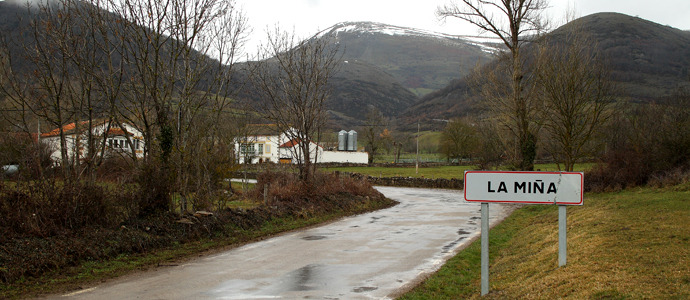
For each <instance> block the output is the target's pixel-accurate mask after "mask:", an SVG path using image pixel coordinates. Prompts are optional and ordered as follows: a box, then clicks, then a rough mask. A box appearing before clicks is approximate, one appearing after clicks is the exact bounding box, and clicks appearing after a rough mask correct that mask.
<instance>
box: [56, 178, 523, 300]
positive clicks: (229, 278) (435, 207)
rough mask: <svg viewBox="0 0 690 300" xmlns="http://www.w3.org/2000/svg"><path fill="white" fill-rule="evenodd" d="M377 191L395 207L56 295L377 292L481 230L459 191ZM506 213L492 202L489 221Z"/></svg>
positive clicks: (434, 264) (344, 295)
mask: <svg viewBox="0 0 690 300" xmlns="http://www.w3.org/2000/svg"><path fill="white" fill-rule="evenodd" d="M377 189H378V190H379V191H381V192H382V193H383V194H384V195H386V196H387V197H388V198H391V199H394V200H397V201H399V202H400V204H399V205H397V206H395V207H392V208H389V209H385V210H380V211H377V212H373V213H368V214H363V215H359V216H354V217H349V218H345V219H342V220H340V221H337V222H334V223H331V224H328V225H325V226H321V227H317V228H312V229H307V230H303V231H297V232H292V233H288V234H285V235H281V236H278V237H275V238H271V239H268V240H265V241H261V242H257V243H252V244H248V245H246V246H243V247H240V248H237V249H233V250H230V251H227V252H224V253H220V254H215V255H212V256H208V257H204V258H199V259H197V260H194V261H190V262H187V263H185V264H183V265H180V266H173V267H165V268H159V269H156V270H154V271H150V272H144V273H142V274H138V275H134V276H128V277H126V278H123V279H118V280H115V281H113V282H110V283H107V284H104V285H101V286H97V287H93V288H89V289H85V290H83V291H78V292H75V293H70V294H67V295H60V296H57V297H56V298H59V299H278V298H282V299H385V298H389V297H391V296H392V295H395V294H396V293H398V292H399V291H401V290H404V289H405V288H406V287H409V286H411V285H412V284H414V283H415V282H416V280H418V279H419V278H420V277H423V276H424V275H425V274H428V273H431V272H434V271H435V270H437V269H438V268H439V267H440V266H441V265H442V264H443V263H444V262H445V261H446V260H447V259H448V258H450V257H452V255H453V254H455V253H456V252H457V251H459V249H460V248H461V247H463V246H465V245H466V244H467V243H468V242H469V241H470V240H472V239H473V238H476V237H478V236H479V230H480V224H481V221H480V210H479V209H480V205H479V204H478V203H467V202H464V200H463V198H462V194H461V191H451V190H430V189H414V188H395V187H377ZM508 211H509V209H508V207H507V206H502V205H500V204H491V206H490V219H491V222H492V224H493V223H495V222H496V221H498V220H500V219H503V218H504V217H505V215H506V214H507V213H508ZM477 289H479V287H477Z"/></svg>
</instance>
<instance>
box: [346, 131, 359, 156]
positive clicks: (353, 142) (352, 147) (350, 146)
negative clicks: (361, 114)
mask: <svg viewBox="0 0 690 300" xmlns="http://www.w3.org/2000/svg"><path fill="white" fill-rule="evenodd" d="M347 151H357V131H354V130H350V132H348V133H347Z"/></svg>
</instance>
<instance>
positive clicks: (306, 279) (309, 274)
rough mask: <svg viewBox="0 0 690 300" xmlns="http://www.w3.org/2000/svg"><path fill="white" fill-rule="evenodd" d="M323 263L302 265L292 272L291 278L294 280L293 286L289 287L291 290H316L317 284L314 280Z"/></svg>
mask: <svg viewBox="0 0 690 300" xmlns="http://www.w3.org/2000/svg"><path fill="white" fill-rule="evenodd" d="M320 267H321V265H306V266H304V267H301V268H299V269H297V270H295V271H293V272H292V274H290V275H291V276H289V277H291V279H293V281H292V282H291V286H290V287H289V289H288V290H289V291H311V290H315V289H316V288H317V287H316V286H315V284H314V283H313V282H312V281H313V279H314V278H315V277H317V276H318V268H320Z"/></svg>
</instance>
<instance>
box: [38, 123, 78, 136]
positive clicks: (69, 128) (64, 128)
mask: <svg viewBox="0 0 690 300" xmlns="http://www.w3.org/2000/svg"><path fill="white" fill-rule="evenodd" d="M87 124H89V121H82V122H79V125H80V126H79V127H80V128H82V126H83V125H87ZM76 128H77V125H76V123H69V124H67V125H65V126H62V131H63V132H64V133H65V134H71V133H74V131H75V129H76ZM58 135H60V128H55V129H53V130H51V131H49V132H46V133H43V134H41V137H52V136H58Z"/></svg>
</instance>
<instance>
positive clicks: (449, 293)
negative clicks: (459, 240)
mask: <svg viewBox="0 0 690 300" xmlns="http://www.w3.org/2000/svg"><path fill="white" fill-rule="evenodd" d="M557 211H558V210H557V207H554V206H537V205H531V206H525V207H523V208H521V209H518V210H517V211H515V212H514V213H513V214H512V215H511V216H510V217H509V218H508V219H506V220H505V221H504V222H502V223H501V224H499V225H498V226H496V227H494V229H492V230H491V233H490V235H489V236H490V237H489V239H490V251H489V252H490V261H491V266H490V286H491V289H490V290H491V292H490V293H489V294H488V295H487V297H484V298H485V299H557V298H572V299H688V298H690V261H688V258H689V257H690V230H688V228H689V227H688V226H689V225H690V184H684V185H679V186H675V187H668V188H661V189H654V188H638V189H632V190H627V191H623V192H617V193H601V194H592V195H589V196H588V197H587V198H586V199H585V203H584V205H583V206H580V207H569V208H568V264H567V265H566V266H564V267H562V268H558V212H557ZM479 294H480V243H479V240H477V241H476V242H474V243H473V244H472V245H470V246H469V247H468V248H466V249H465V250H463V251H462V252H461V253H459V254H458V255H457V256H455V257H454V258H452V259H451V260H449V261H448V262H447V263H446V265H445V266H443V267H442V268H441V269H440V270H439V271H438V272H437V273H436V274H435V275H433V276H431V277H430V278H428V279H427V280H425V282H423V283H422V284H420V285H419V286H418V287H416V288H415V289H414V290H412V291H411V292H409V293H407V294H405V295H403V296H402V297H400V299H468V298H470V299H477V298H480V295H479Z"/></svg>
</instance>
